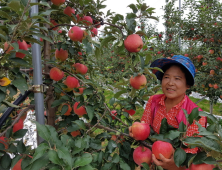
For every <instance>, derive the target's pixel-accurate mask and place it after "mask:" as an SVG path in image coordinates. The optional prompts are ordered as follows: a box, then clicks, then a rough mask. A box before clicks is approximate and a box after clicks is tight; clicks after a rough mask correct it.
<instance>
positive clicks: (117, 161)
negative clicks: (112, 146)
mask: <svg viewBox="0 0 222 170" xmlns="http://www.w3.org/2000/svg"><path fill="white" fill-rule="evenodd" d="M119 161H120V157H119V155H118V154H117V153H115V154H114V155H113V159H112V162H113V163H119Z"/></svg>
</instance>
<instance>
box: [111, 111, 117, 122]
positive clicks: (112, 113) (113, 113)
mask: <svg viewBox="0 0 222 170" xmlns="http://www.w3.org/2000/svg"><path fill="white" fill-rule="evenodd" d="M111 115H114V116H116V115H117V111H116V110H112V111H111ZM114 116H111V117H112V119H113V120H114V119H115V117H114Z"/></svg>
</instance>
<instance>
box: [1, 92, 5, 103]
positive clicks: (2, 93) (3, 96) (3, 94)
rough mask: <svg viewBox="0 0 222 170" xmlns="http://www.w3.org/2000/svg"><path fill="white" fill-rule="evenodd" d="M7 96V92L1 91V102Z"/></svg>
mask: <svg viewBox="0 0 222 170" xmlns="http://www.w3.org/2000/svg"><path fill="white" fill-rule="evenodd" d="M5 98H6V94H5V93H4V92H2V91H0V103H1V102H2V101H3V100H4V99H5Z"/></svg>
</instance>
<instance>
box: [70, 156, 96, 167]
mask: <svg viewBox="0 0 222 170" xmlns="http://www.w3.org/2000/svg"><path fill="white" fill-rule="evenodd" d="M91 162H92V155H91V154H90V153H84V154H82V155H81V156H80V157H78V158H77V159H76V160H75V162H74V167H79V166H85V165H88V164H90V163H91Z"/></svg>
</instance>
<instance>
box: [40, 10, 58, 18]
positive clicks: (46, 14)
mask: <svg viewBox="0 0 222 170" xmlns="http://www.w3.org/2000/svg"><path fill="white" fill-rule="evenodd" d="M55 11H58V10H55V9H48V10H46V11H44V12H42V13H40V15H41V16H49V15H50V14H51V12H55Z"/></svg>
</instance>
